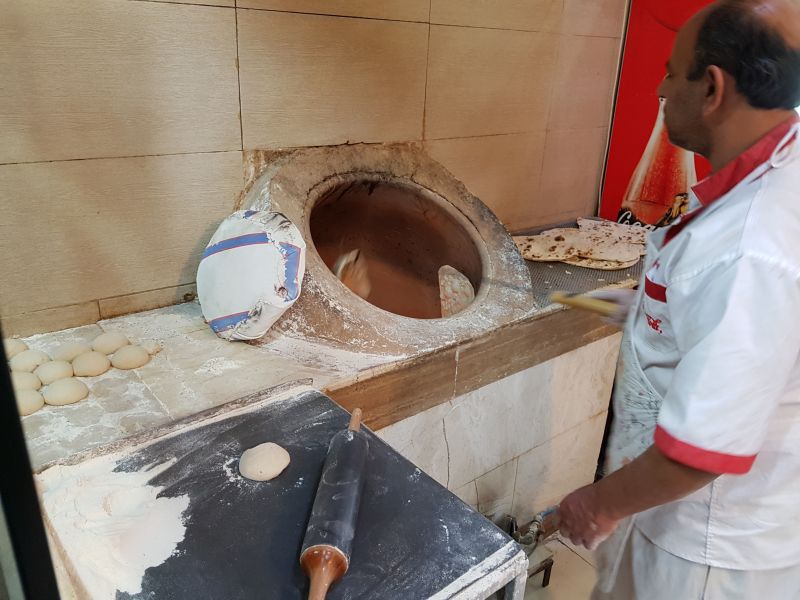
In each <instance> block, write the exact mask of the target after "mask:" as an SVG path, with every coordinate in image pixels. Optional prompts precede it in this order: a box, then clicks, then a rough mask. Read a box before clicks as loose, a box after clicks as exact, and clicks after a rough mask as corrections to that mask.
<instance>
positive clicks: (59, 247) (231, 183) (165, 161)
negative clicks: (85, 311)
mask: <svg viewBox="0 0 800 600" xmlns="http://www.w3.org/2000/svg"><path fill="white" fill-rule="evenodd" d="M241 169H242V162H241V152H224V153H212V154H195V155H180V156H160V157H146V158H118V159H102V160H82V161H68V162H55V163H37V164H27V165H5V166H0V211H2V213H3V220H2V221H0V256H2V257H3V261H2V263H0V281H3V285H2V286H0V310H1V311H2V312H3V314H9V315H14V314H18V313H21V312H27V311H35V310H40V309H43V308H49V307H52V306H62V305H67V304H76V303H81V302H86V301H88V300H94V299H97V298H109V297H112V296H118V295H123V294H131V293H135V292H137V291H142V290H152V289H157V288H163V287H170V286H177V285H181V284H186V283H190V282H192V281H194V278H195V273H196V268H197V263H198V260H199V257H200V253H201V251H202V249H203V248H204V247H205V245H206V243H207V241H208V239H209V238H210V236H211V234H212V233H213V232H214V230H215V229H216V227H217V225H218V223H219V221H220V220H221V219H222V218H223V217H225V216H226V215H227V214H228V213H229V212H230V211H231V207H232V205H233V202H234V199H235V198H236V195H237V194H238V192H239V189H240V187H241V181H242V171H241Z"/></svg>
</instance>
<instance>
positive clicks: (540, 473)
mask: <svg viewBox="0 0 800 600" xmlns="http://www.w3.org/2000/svg"><path fill="white" fill-rule="evenodd" d="M606 417H607V415H606V413H603V414H600V415H597V416H596V417H594V418H592V419H590V420H588V421H585V422H583V423H581V424H580V425H578V426H577V427H573V428H572V429H570V430H568V431H566V432H564V433H562V434H561V435H559V436H556V437H555V438H553V439H552V440H550V441H548V442H546V443H544V444H542V445H541V446H538V447H536V448H534V449H533V450H531V451H530V452H526V453H525V454H523V455H522V456H520V457H519V467H518V468H517V487H516V490H515V492H514V506H513V509H512V510H513V514H514V516H515V517H516V518H517V520H518V521H519V522H520V523H525V522H527V521H529V520H531V519H532V518H533V517H534V515H535V514H536V513H537V512H539V511H542V510H544V509H545V508H548V507H549V506H552V505H553V504H557V503H558V502H560V501H561V500H562V498H564V496H566V495H567V494H569V493H570V492H571V491H573V490H575V489H577V488H579V487H581V486H583V485H586V484H588V483H591V482H592V481H593V480H594V475H595V472H596V470H597V459H598V457H599V455H600V444H601V442H602V440H603V431H604V429H605V424H606Z"/></svg>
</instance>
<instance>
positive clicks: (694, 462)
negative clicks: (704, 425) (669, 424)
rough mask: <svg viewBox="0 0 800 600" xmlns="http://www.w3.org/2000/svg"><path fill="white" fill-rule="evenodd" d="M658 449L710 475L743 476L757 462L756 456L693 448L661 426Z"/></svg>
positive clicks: (657, 443) (658, 428) (675, 459)
mask: <svg viewBox="0 0 800 600" xmlns="http://www.w3.org/2000/svg"><path fill="white" fill-rule="evenodd" d="M654 441H655V444H656V447H657V448H658V449H659V450H661V452H663V453H664V455H665V456H667V457H668V458H671V459H672V460H674V461H675V462H679V463H681V464H684V465H686V466H688V467H693V468H695V469H699V470H701V471H708V472H709V473H718V474H720V475H722V474H732V475H743V474H745V473H747V472H748V471H749V470H750V468H751V467H752V466H753V463H754V462H755V460H756V455H755V454H754V455H753V456H739V455H736V454H722V453H721V452H713V451H711V450H704V449H703V448H698V447H697V446H692V445H691V444H687V443H686V442H682V441H680V440H679V439H677V438H674V437H672V436H671V435H670V434H669V433H668V432H667V431H666V429H664V428H663V427H661V425H657V426H656V433H655V436H654Z"/></svg>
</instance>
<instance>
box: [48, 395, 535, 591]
mask: <svg viewBox="0 0 800 600" xmlns="http://www.w3.org/2000/svg"><path fill="white" fill-rule="evenodd" d="M348 418H349V415H348V414H347V413H346V412H345V411H344V410H343V409H341V408H340V407H338V406H337V405H336V404H334V403H333V402H332V401H331V400H330V399H329V398H327V397H326V396H324V395H323V394H321V393H319V392H317V391H315V390H305V391H301V392H293V393H292V395H291V397H289V398H288V399H284V400H282V401H269V400H259V399H258V398H257V397H256V398H255V400H254V401H253V403H252V404H250V405H248V404H247V403H245V404H244V405H242V406H239V407H238V408H235V409H233V410H232V411H231V412H230V413H219V414H216V416H206V417H204V418H202V419H200V420H198V421H197V422H195V423H194V424H189V425H188V426H185V427H184V428H182V429H177V430H174V431H172V432H168V433H166V434H165V435H163V436H162V437H157V438H155V439H153V440H152V441H148V442H142V443H140V444H139V445H138V446H134V447H131V448H128V449H124V448H123V449H118V450H116V451H115V453H113V454H107V455H102V456H98V457H95V458H90V459H88V460H85V461H83V462H81V463H78V464H76V465H72V466H56V467H53V468H51V469H48V470H46V471H44V472H43V473H42V474H40V475H39V476H38V477H39V479H40V483H41V484H42V487H43V489H44V504H45V511H46V513H47V516H48V519H49V521H50V523H51V524H52V526H53V528H54V529H55V533H56V538H57V542H58V543H59V544H60V545H62V546H63V547H65V548H66V549H67V555H68V556H69V562H71V563H72V567H73V568H74V569H75V570H76V571H77V572H78V574H79V575H80V576H81V579H82V580H83V581H84V583H85V584H87V586H86V587H90V586H93V588H94V589H92V588H91V587H90V589H89V597H91V598H115V599H116V600H123V599H124V600H128V599H134V598H137V599H139V598H142V599H143V598H158V599H160V600H168V599H178V598H192V599H193V600H204V599H208V600H212V599H213V600H219V599H222V598H224V599H226V600H237V599H242V600H244V599H248V600H249V599H276V600H277V599H280V600H291V599H295V598H296V599H300V598H303V599H304V598H305V597H306V595H307V592H308V584H307V579H306V577H305V575H304V574H303V573H302V571H301V569H300V567H299V565H298V557H299V553H300V547H301V543H302V540H303V536H304V533H305V526H306V523H307V520H308V517H309V514H310V511H311V506H312V503H313V500H314V494H315V492H316V488H317V483H318V480H319V477H320V474H321V470H322V465H323V462H324V460H325V456H326V454H327V447H328V443H329V441H330V439H331V437H332V436H333V435H334V434H335V433H336V432H337V431H340V430H342V429H344V428H346V426H347V423H348ZM369 437H370V453H369V458H368V462H367V467H366V483H365V488H364V495H363V500H362V506H361V511H360V513H359V518H358V525H357V529H356V539H355V545H354V549H353V555H352V563H351V567H350V570H349V572H348V573H347V575H346V576H345V577H344V579H343V580H341V581H340V582H339V583H337V584H335V586H334V587H333V588H332V590H331V592H330V594H329V596H328V597H329V598H330V599H331V600H337V599H364V600H366V599H370V600H380V599H386V600H397V599H400V598H409V599H411V598H414V599H422V598H432V597H436V598H451V597H464V595H463V594H464V590H465V589H468V588H470V586H471V585H472V586H473V587H474V583H475V581H476V580H478V579H481V578H487V577H489V578H491V575H492V573H493V572H495V571H497V570H498V569H500V568H501V567H502V566H503V565H508V564H510V563H511V562H513V561H514V560H517V561H518V560H519V553H520V548H519V546H517V545H516V544H515V543H514V542H513V541H512V540H511V538H509V537H508V536H507V535H506V534H505V533H503V532H502V531H501V530H499V529H498V528H497V527H495V526H494V525H493V524H492V523H491V522H490V521H488V520H487V519H486V518H484V517H483V516H481V515H480V514H478V513H477V512H475V511H474V510H473V509H471V508H470V507H469V506H467V505H466V504H464V503H463V502H462V501H461V500H459V499H458V498H457V497H456V496H454V495H453V494H451V493H450V492H448V491H447V490H446V489H444V488H443V487H442V486H440V485H439V484H438V483H436V482H435V481H433V480H432V479H431V478H430V477H428V476H427V475H425V474H424V473H422V472H421V471H420V470H419V469H417V468H416V467H415V466H414V465H413V464H411V463H410V462H408V461H407V460H405V459H404V458H402V457H401V456H400V455H399V454H398V453H397V452H395V451H394V450H392V449H391V448H390V447H389V446H388V445H386V444H385V443H384V442H382V441H381V440H380V439H379V438H377V437H376V436H374V435H373V434H371V433H369ZM267 441H271V442H275V443H277V444H280V445H281V446H283V447H284V448H286V449H287V450H288V452H289V454H290V455H291V463H290V464H289V466H288V468H287V469H286V470H285V471H284V472H283V473H282V474H281V475H280V476H278V477H277V478H276V479H274V480H272V481H270V482H265V483H259V482H253V481H249V480H246V479H243V478H242V477H241V476H240V475H239V474H238V468H237V461H238V458H239V456H240V454H241V453H242V451H243V450H245V449H247V448H249V447H252V446H255V445H257V444H260V443H263V442H267ZM104 470H105V472H104ZM116 479H124V480H125V481H126V482H127V483H126V484H125V485H121V486H119V487H116V488H114V489H110V488H109V491H108V493H107V494H108V496H107V497H104V498H98V497H97V493H94V496H93V498H94V500H93V501H91V502H90V501H88V495H87V494H88V492H86V491H84V492H80V491H78V492H75V493H77V494H83V496H84V497H76V498H75V499H74V501H73V502H71V503H70V502H69V501H66V502H65V500H66V499H65V497H64V494H65V493H73V488H76V487H80V486H76V485H75V482H77V481H78V480H84V481H93V480H96V481H98V482H110V481H114V480H116ZM104 484H105V483H104ZM108 485H110V484H108ZM142 499H146V500H147V501H146V502H142ZM134 500H135V501H136V502H137V503H139V504H138V505H139V506H141V505H144V506H147V507H148V508H147V511H150V512H151V513H153V514H146V515H141V514H139V513H141V512H142V511H141V509H138V508H137V509H136V511H138V512H137V514H136V515H135V516H136V519H135V520H131V519H132V517H131V516H130V515H129V514H128V513H129V512H130V509H131V507H132V506H133V503H134ZM65 503H66V504H69V505H71V506H70V508H69V509H66V508H64V505H65ZM84 506H85V507H86V508H85V512H86V514H78V515H76V514H75V510H78V512H80V511H81V510H83V509H82V508H81V507H84ZM97 506H99V507H102V508H100V509H97V508H96V507H97ZM74 507H77V508H74ZM69 511H72V512H69ZM68 513H69V514H68ZM168 514H169V515H172V517H171V520H170V517H168V516H167V515H168ZM154 515H156V516H158V518H156V517H155V516H154ZM115 519H116V520H115ZM77 522H81V523H84V522H85V523H87V524H88V526H89V527H90V528H91V529H92V532H93V533H92V535H96V532H98V531H109V532H113V534H112V535H113V536H116V537H115V538H114V539H115V540H117V541H115V542H114V543H115V544H116V546H109V550H108V551H107V552H104V553H101V554H97V552H96V551H95V554H96V555H92V553H91V552H85V551H84V550H86V549H85V548H84V549H82V548H81V547H80V543H84V544H85V545H87V546H88V544H86V540H85V539H84V542H79V541H78V540H79V539H80V538H81V536H82V535H83V533H84V532H77V533H76V531H74V528H75V523H77ZM156 524H157V527H156ZM176 526H177V529H176ZM148 527H149V528H150V529H151V531H147V533H146V534H142V531H146V530H147V528H148ZM160 531H164V532H165V533H163V534H161V533H160ZM176 531H177V534H176ZM147 536H153V537H154V538H156V537H159V536H161V537H162V538H169V537H170V536H171V537H172V538H173V539H172V541H173V546H172V547H169V546H167V547H164V545H163V544H161V543H160V544H159V548H158V550H157V551H156V550H152V551H151V550H150V549H148V548H144V549H143V550H142V548H140V550H142V551H145V552H151V554H152V556H150V563H147V562H146V561H145V562H143V561H142V560H140V558H138V554H137V558H136V559H135V560H133V562H134V563H136V564H135V565H133V566H130V567H129V566H125V567H120V564H122V563H128V562H130V560H129V559H128V558H126V557H125V556H124V555H121V556H120V557H117V558H119V559H120V560H119V561H118V563H120V564H116V563H115V564H116V567H114V568H126V569H128V570H129V571H130V570H133V571H135V569H136V568H137V565H138V568H139V569H141V571H142V572H141V573H135V572H134V573H131V572H129V571H126V572H124V573H122V572H120V573H119V574H118V575H117V576H114V573H113V568H112V567H105V566H103V564H101V563H103V561H105V560H106V559H107V555H109V554H114V552H117V551H118V548H117V546H120V547H123V549H125V551H128V550H130V547H134V549H135V548H136V544H137V543H138V544H141V543H142V538H143V537H144V539H146V538H147ZM119 540H122V541H123V542H124V543H122V544H121V543H120V542H119ZM162 541H163V540H162ZM137 552H139V554H142V552H141V551H137ZM159 552H160V553H161V554H162V556H161V557H159V556H158V553H159ZM145 567H147V568H145ZM522 568H523V569H524V566H523V567H522ZM104 569H106V571H104ZM108 569H112V570H111V571H110V572H109V571H108ZM98 573H99V575H98ZM98 577H100V578H101V579H98ZM102 577H105V578H106V580H109V579H110V581H121V582H124V586H123V587H125V588H126V590H125V591H115V589H114V588H115V585H111V586H110V587H109V581H103V580H102ZM459 594H461V595H459Z"/></svg>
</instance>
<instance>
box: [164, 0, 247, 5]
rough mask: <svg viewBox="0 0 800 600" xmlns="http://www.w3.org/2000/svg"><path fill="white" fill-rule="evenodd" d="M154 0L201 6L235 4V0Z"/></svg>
mask: <svg viewBox="0 0 800 600" xmlns="http://www.w3.org/2000/svg"><path fill="white" fill-rule="evenodd" d="M153 1H155V2H162V1H163V2H175V3H177V4H202V5H203V6H236V0H153Z"/></svg>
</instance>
